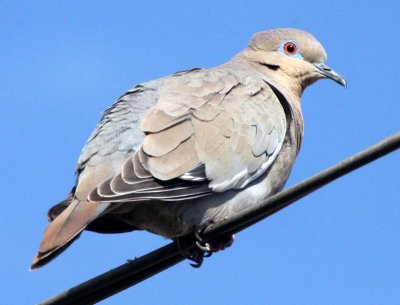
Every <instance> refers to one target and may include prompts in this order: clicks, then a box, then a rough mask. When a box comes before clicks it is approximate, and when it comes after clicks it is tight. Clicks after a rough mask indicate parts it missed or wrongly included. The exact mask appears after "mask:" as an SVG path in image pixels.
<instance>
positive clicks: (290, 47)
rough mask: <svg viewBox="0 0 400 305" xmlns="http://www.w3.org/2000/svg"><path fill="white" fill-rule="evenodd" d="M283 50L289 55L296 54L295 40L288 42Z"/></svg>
mask: <svg viewBox="0 0 400 305" xmlns="http://www.w3.org/2000/svg"><path fill="white" fill-rule="evenodd" d="M283 50H284V51H285V53H286V54H288V55H294V54H296V52H297V46H296V44H294V43H293V42H290V41H289V42H287V43H285V44H284V46H283Z"/></svg>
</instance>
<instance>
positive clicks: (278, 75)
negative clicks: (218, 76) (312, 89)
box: [229, 49, 305, 107]
mask: <svg viewBox="0 0 400 305" xmlns="http://www.w3.org/2000/svg"><path fill="white" fill-rule="evenodd" d="M262 55H263V54H262V53H261V52H260V53H258V52H254V51H248V50H247V49H246V50H244V51H243V52H241V53H239V54H237V55H236V56H235V57H234V58H232V60H231V61H230V62H229V64H230V65H241V66H245V67H247V69H249V68H251V69H254V70H256V71H258V72H260V73H261V74H262V75H263V76H264V79H265V80H266V81H267V82H268V83H270V84H271V85H272V86H274V87H276V88H277V89H278V90H279V91H280V92H281V93H285V94H284V95H285V97H286V98H288V100H290V101H291V102H292V103H293V102H294V103H296V104H298V105H297V106H298V107H300V99H301V95H302V93H303V91H304V88H305V84H304V81H303V79H302V78H300V77H290V76H289V75H288V73H287V72H286V71H283V70H282V69H281V67H280V66H279V65H274V64H269V63H266V62H265V60H264V58H262ZM271 62H274V61H273V60H271Z"/></svg>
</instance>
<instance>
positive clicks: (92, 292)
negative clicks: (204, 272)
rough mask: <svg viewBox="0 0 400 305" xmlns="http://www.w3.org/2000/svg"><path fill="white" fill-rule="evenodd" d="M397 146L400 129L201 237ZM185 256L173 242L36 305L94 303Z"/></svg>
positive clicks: (233, 228) (277, 206)
mask: <svg viewBox="0 0 400 305" xmlns="http://www.w3.org/2000/svg"><path fill="white" fill-rule="evenodd" d="M398 148H400V132H397V133H396V134H394V135H392V136H391V137H388V138H386V139H385V140H383V141H381V142H379V143H377V144H375V145H373V146H371V147H369V148H367V149H365V150H363V151H361V152H359V153H358V154H356V155H353V156H351V157H349V158H347V159H346V160H344V161H342V162H340V163H338V164H336V165H334V166H332V167H330V168H328V169H326V170H324V171H322V172H320V173H318V174H316V175H314V176H312V177H311V178H308V179H306V180H304V181H302V182H300V183H298V184H296V185H294V186H292V187H290V188H288V189H286V190H284V191H282V192H279V193H277V194H275V195H273V196H271V197H269V198H267V199H266V200H265V201H264V202H263V203H262V204H261V205H259V206H257V207H256V208H252V209H248V210H245V211H241V212H240V213H238V214H236V215H234V216H232V217H230V218H229V219H227V220H226V221H224V222H220V223H217V224H214V225H212V226H209V227H207V228H206V230H205V231H204V232H203V235H202V237H203V238H204V239H205V240H212V239H213V238H215V237H217V236H221V235H227V234H234V233H237V232H239V231H241V230H243V229H245V228H247V227H249V226H251V225H253V224H255V223H257V222H259V221H260V220H262V219H264V218H266V217H268V216H270V215H272V214H274V213H276V212H277V211H279V210H281V209H283V208H285V207H287V206H289V205H290V204H292V203H294V202H295V201H297V200H299V199H301V198H303V197H305V196H307V195H308V194H310V193H311V192H314V191H316V190H317V189H319V188H321V187H322V186H324V185H326V184H328V183H330V182H332V181H334V180H336V179H337V178H340V177H342V176H344V175H346V174H348V173H350V172H352V171H354V170H356V169H358V168H360V167H362V166H364V165H366V164H368V163H370V162H372V161H375V160H376V159H379V158H381V157H383V156H385V155H387V154H389V153H391V152H393V151H395V150H396V149H398ZM186 247H187V249H189V250H190V249H191V248H194V247H195V239H194V238H193V239H190V240H189V241H188V243H187V245H186ZM184 259H185V258H184V257H183V256H182V255H181V252H180V250H179V247H178V245H177V243H176V242H172V243H170V244H168V245H166V246H164V247H162V248H159V249H157V250H155V251H153V252H150V253H148V254H146V255H144V256H142V257H140V258H137V259H135V260H131V261H128V263H126V264H123V265H121V266H119V267H117V268H115V269H112V270H110V271H108V272H105V273H103V274H101V275H99V276H97V277H95V278H92V279H90V280H88V281H86V282H84V283H82V284H79V285H77V286H75V287H73V288H71V289H69V290H67V291H64V292H62V293H61V294H59V295H56V296H54V297H52V298H50V299H48V300H46V301H43V302H42V303H39V304H38V305H69V304H71V305H72V304H74V305H86V304H95V303H97V302H100V301H101V300H104V299H106V298H108V297H110V296H112V295H113V294H116V293H118V292H120V291H122V290H124V289H127V288H129V287H131V286H133V285H135V284H137V283H140V282H142V281H144V280H146V279H147V278H149V277H151V276H153V275H155V274H157V273H159V272H161V271H163V270H165V269H168V268H170V267H172V266H174V265H176V264H177V263H179V262H181V261H182V260H184Z"/></svg>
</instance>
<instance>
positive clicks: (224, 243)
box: [177, 230, 235, 268]
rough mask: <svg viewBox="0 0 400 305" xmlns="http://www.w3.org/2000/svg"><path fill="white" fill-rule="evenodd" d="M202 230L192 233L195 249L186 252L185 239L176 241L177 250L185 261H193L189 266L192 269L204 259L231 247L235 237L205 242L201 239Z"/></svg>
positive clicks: (197, 266) (198, 265)
mask: <svg viewBox="0 0 400 305" xmlns="http://www.w3.org/2000/svg"><path fill="white" fill-rule="evenodd" d="M201 233H202V230H196V231H195V232H194V237H195V239H196V241H195V244H196V248H194V249H191V250H188V247H185V246H184V244H185V241H187V238H185V237H183V238H179V239H178V240H177V243H178V247H179V250H180V252H181V254H182V256H184V257H186V258H187V259H189V260H191V261H193V262H194V263H191V264H190V265H191V266H192V267H194V268H199V267H200V266H201V265H202V264H203V261H204V258H205V257H210V256H211V255H212V254H213V253H214V252H217V251H220V250H224V249H225V248H227V247H229V246H231V245H232V243H233V241H234V239H235V236H233V235H229V236H222V237H218V238H215V239H213V240H212V241H209V242H205V241H204V239H203V238H202V237H201Z"/></svg>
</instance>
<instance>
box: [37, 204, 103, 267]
mask: <svg viewBox="0 0 400 305" xmlns="http://www.w3.org/2000/svg"><path fill="white" fill-rule="evenodd" d="M108 205H109V204H108V203H96V202H87V201H80V200H77V199H73V200H72V202H71V204H70V205H69V206H68V207H67V208H66V209H65V210H64V211H63V212H62V213H61V214H60V215H58V216H57V217H56V218H55V219H54V220H53V221H52V222H51V223H50V224H49V225H48V227H47V228H46V231H45V233H44V237H43V240H42V243H41V244H40V248H39V251H38V253H37V254H36V256H35V257H34V259H33V261H32V265H31V269H35V268H38V267H41V266H43V265H45V264H46V263H48V262H49V261H51V260H52V259H53V258H55V257H56V256H57V255H59V254H60V253H61V252H63V251H64V250H65V249H66V248H67V247H68V246H69V245H70V244H71V243H72V242H73V241H74V240H75V239H77V238H78V237H79V235H80V233H81V232H82V230H84V229H85V227H86V226H87V225H88V224H89V223H90V222H92V221H93V220H94V219H96V218H97V217H98V216H99V215H100V214H101V213H102V212H103V211H104V210H105V209H106V208H107V207H108Z"/></svg>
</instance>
